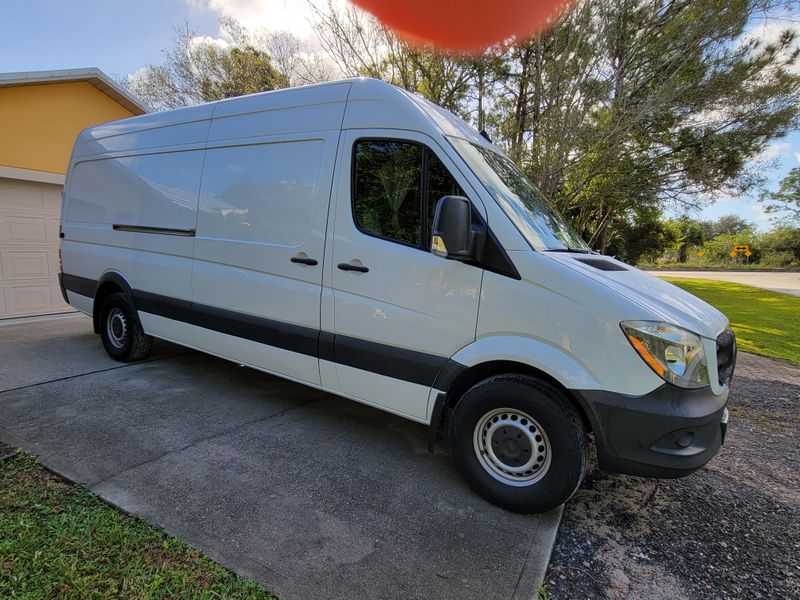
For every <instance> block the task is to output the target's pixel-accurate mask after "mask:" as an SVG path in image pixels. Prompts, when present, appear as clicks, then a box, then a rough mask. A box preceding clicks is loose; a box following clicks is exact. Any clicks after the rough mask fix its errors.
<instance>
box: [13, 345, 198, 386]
mask: <svg viewBox="0 0 800 600" xmlns="http://www.w3.org/2000/svg"><path fill="white" fill-rule="evenodd" d="M194 353H195V352H194V351H192V352H181V353H179V354H170V355H169V356H160V357H158V358H148V359H145V360H138V361H136V362H132V363H128V364H125V365H116V366H114V367H108V368H106V369H98V370H96V371H87V372H86V373H76V374H75V375H67V376H66V377H59V378H57V379H48V380H47V381H38V382H36V383H29V384H28V385H20V386H18V387H13V388H8V389H7V390H0V396H2V395H3V394H8V393H9V392H18V391H20V390H27V389H28V388H33V387H37V386H40V385H47V384H49V383H58V382H60V381H69V380H70V379H77V378H78V377H86V376H87V375H97V374H98V373H106V372H108V371H116V370H117V369H127V368H129V367H135V366H136V365H143V364H146V363H151V362H158V361H160V360H169V359H171V358H179V357H181V356H188V355H190V354H194Z"/></svg>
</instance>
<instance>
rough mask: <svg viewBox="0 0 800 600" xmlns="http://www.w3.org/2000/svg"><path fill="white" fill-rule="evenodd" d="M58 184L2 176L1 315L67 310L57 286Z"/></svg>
mask: <svg viewBox="0 0 800 600" xmlns="http://www.w3.org/2000/svg"><path fill="white" fill-rule="evenodd" d="M60 208H61V186H60V185H53V184H50V183H35V182H30V181H20V180H16V179H1V178H0V319H5V318H9V317H22V316H28V315H43V314H49V313H58V312H67V311H71V310H74V309H72V308H70V307H69V306H68V305H67V304H66V303H65V302H64V299H63V298H62V297H61V291H60V290H59V288H58V222H59V211H60Z"/></svg>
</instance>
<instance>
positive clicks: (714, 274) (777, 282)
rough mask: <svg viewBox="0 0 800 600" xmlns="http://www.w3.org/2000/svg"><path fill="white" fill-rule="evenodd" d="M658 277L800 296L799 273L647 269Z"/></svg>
mask: <svg viewBox="0 0 800 600" xmlns="http://www.w3.org/2000/svg"><path fill="white" fill-rule="evenodd" d="M648 272H649V273H651V274H653V275H658V276H659V277H685V278H688V279H714V280H716V281H730V282H732V283H742V284H744V285H752V286H754V287H758V288H763V289H765V290H772V291H773V292H782V293H784V294H791V295H792V296H800V273H787V272H763V271H762V272H758V271H757V272H750V271H648Z"/></svg>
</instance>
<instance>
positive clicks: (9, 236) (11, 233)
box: [0, 217, 49, 245]
mask: <svg viewBox="0 0 800 600" xmlns="http://www.w3.org/2000/svg"><path fill="white" fill-rule="evenodd" d="M0 218H2V217H0ZM47 243H49V242H48V240H47V223H46V221H45V219H37V218H26V217H7V218H5V219H3V223H2V227H0V244H38V245H41V244H47Z"/></svg>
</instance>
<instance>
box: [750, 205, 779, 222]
mask: <svg viewBox="0 0 800 600" xmlns="http://www.w3.org/2000/svg"><path fill="white" fill-rule="evenodd" d="M747 208H748V209H749V210H751V211H753V212H755V213H756V216H755V219H756V221H762V222H766V221H769V220H770V219H771V218H772V217H773V216H774V215H771V214H769V213H768V212H766V210H765V209H764V205H763V204H754V205H753V206H748V207H747Z"/></svg>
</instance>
